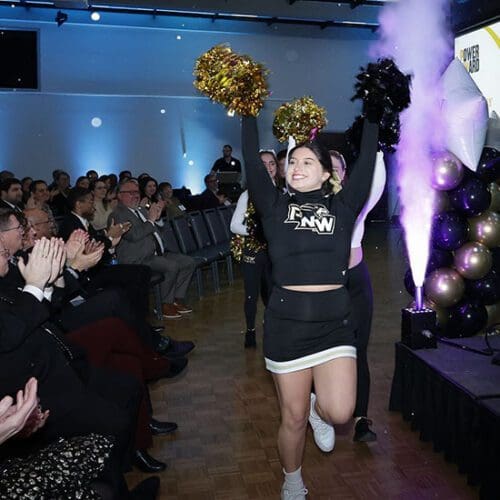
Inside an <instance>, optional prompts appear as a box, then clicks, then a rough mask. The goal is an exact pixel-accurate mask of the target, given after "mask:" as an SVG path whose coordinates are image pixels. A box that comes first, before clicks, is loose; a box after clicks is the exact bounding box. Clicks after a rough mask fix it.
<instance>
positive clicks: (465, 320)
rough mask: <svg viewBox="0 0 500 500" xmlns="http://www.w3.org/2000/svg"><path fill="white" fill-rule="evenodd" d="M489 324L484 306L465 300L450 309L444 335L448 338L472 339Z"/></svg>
mask: <svg viewBox="0 0 500 500" xmlns="http://www.w3.org/2000/svg"><path fill="white" fill-rule="evenodd" d="M487 322H488V312H487V310H486V307H484V305H482V304H480V303H479V302H476V301H470V300H463V301H461V302H459V303H458V304H456V305H454V306H452V307H450V309H449V310H448V321H447V323H446V326H445V331H444V334H445V336H446V337H452V338H456V337H470V336H471V335H475V334H476V333H477V332H479V331H480V330H482V329H483V328H484V327H485V326H486V323H487Z"/></svg>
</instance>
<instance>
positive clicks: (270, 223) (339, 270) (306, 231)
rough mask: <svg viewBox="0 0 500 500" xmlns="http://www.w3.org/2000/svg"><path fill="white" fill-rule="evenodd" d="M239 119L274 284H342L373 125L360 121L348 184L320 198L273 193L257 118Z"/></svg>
mask: <svg viewBox="0 0 500 500" xmlns="http://www.w3.org/2000/svg"><path fill="white" fill-rule="evenodd" d="M242 120H243V121H242V136H243V137H242V141H243V144H242V146H243V157H244V159H245V168H246V176H247V184H248V190H249V193H250V196H251V198H252V200H253V201H254V204H255V207H256V209H257V211H258V212H259V214H260V216H261V219H262V225H263V228H264V234H265V236H266V239H267V243H268V249H269V255H270V258H271V262H272V268H273V280H274V283H276V284H277V285H278V286H285V285H334V284H342V285H343V284H345V282H346V278H347V269H348V264H349V255H350V252H351V235H352V231H353V228H354V224H355V222H356V218H357V216H358V214H359V212H360V211H361V209H362V208H363V206H364V204H365V202H366V199H367V198H368V195H369V193H370V187H371V184H372V177H373V170H374V167H375V157H376V153H377V142H378V125H376V124H373V123H370V122H368V121H367V120H365V123H364V125H363V137H362V141H361V152H360V155H359V157H358V159H357V161H356V163H355V164H354V166H353V169H352V173H351V175H350V177H349V180H348V182H347V183H346V185H345V186H344V187H343V189H342V190H341V191H340V192H339V193H337V194H336V195H333V194H329V195H326V196H325V195H324V194H323V192H322V191H321V190H317V191H310V192H307V193H300V192H296V193H293V194H288V193H281V192H279V191H277V190H276V188H275V186H274V184H273V183H272V181H271V178H270V177H269V174H268V173H267V170H266V168H265V167H264V165H263V164H262V162H261V161H260V158H259V154H258V150H259V138H258V131H257V122H256V120H255V118H252V117H243V119H242Z"/></svg>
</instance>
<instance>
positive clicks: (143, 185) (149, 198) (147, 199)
mask: <svg viewBox="0 0 500 500" xmlns="http://www.w3.org/2000/svg"><path fill="white" fill-rule="evenodd" d="M139 190H140V192H141V201H140V203H139V205H140V206H141V207H144V208H146V209H149V207H150V206H151V205H152V204H153V203H157V202H158V201H159V194H158V183H157V182H156V179H153V178H152V177H149V176H145V177H142V178H141V179H139Z"/></svg>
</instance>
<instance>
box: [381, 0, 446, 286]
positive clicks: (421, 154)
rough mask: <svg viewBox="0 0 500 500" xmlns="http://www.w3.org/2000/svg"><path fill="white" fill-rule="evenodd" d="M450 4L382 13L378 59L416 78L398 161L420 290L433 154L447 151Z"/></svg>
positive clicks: (422, 3)
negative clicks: (444, 81) (444, 107)
mask: <svg viewBox="0 0 500 500" xmlns="http://www.w3.org/2000/svg"><path fill="white" fill-rule="evenodd" d="M448 5H449V1H448V0H400V2H397V3H394V4H390V5H387V6H386V7H384V9H383V10H382V13H381V15H380V19H379V21H380V29H379V32H380V39H379V41H378V42H377V43H376V44H375V45H374V47H373V48H372V56H374V57H391V58H392V59H394V61H395V62H396V64H397V65H398V66H399V69H400V70H401V71H403V72H404V73H409V74H411V75H412V84H411V105H410V107H409V108H408V109H407V110H406V111H404V112H403V113H402V114H401V139H400V142H399V145H398V150H397V154H396V160H397V165H398V187H399V195H400V200H401V206H402V211H401V223H402V224H403V228H404V232H405V239H406V248H407V250H408V256H409V259H410V266H411V269H412V274H413V279H414V281H415V285H417V286H421V285H422V284H423V282H424V278H425V269H426V266H427V260H428V257H429V247H430V239H431V225H432V216H433V212H434V210H433V205H434V191H433V189H432V188H431V175H432V152H433V151H442V150H444V149H445V147H444V143H445V130H444V122H443V119H442V117H441V110H440V107H441V101H442V93H441V85H440V78H441V75H442V73H443V71H444V70H445V69H446V66H447V65H448V63H449V62H450V60H451V58H452V47H451V36H450V33H449V32H448V29H447V24H446V14H447V9H448Z"/></svg>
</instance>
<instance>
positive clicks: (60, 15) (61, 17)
mask: <svg viewBox="0 0 500 500" xmlns="http://www.w3.org/2000/svg"><path fill="white" fill-rule="evenodd" d="M67 20H68V14H66V13H65V12H61V11H60V10H58V11H57V14H56V19H55V21H56V23H57V26H59V27H61V26H62V25H63V24H64V23H65V22H66V21H67Z"/></svg>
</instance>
